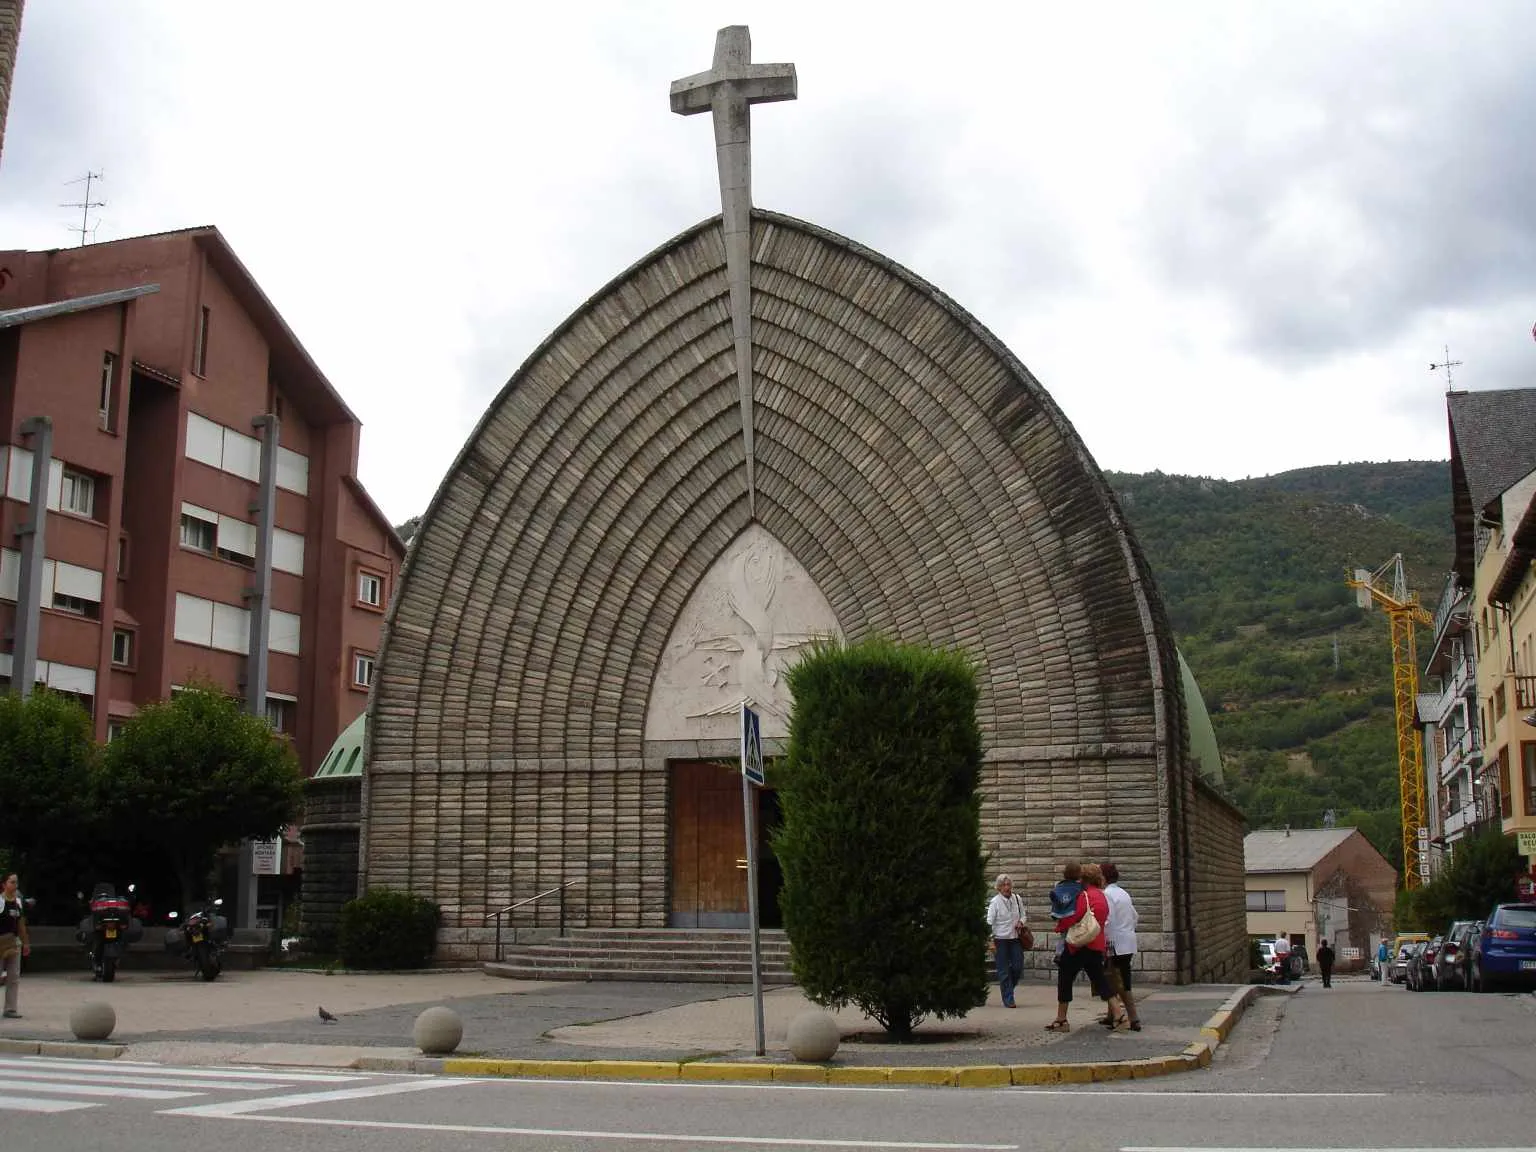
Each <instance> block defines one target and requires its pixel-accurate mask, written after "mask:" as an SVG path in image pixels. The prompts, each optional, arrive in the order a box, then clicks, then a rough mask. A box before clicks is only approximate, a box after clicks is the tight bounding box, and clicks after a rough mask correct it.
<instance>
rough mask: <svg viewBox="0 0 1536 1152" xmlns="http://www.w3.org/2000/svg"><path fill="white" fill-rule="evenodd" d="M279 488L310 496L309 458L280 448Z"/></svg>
mask: <svg viewBox="0 0 1536 1152" xmlns="http://www.w3.org/2000/svg"><path fill="white" fill-rule="evenodd" d="M277 486H278V487H279V488H286V489H287V490H288V491H289V492H297V493H298V494H299V495H300V496H308V495H309V457H308V456H301V455H300V454H299V453H297V452H290V451H289V450H288V449H286V448H283V447H279V448H278V450H277Z"/></svg>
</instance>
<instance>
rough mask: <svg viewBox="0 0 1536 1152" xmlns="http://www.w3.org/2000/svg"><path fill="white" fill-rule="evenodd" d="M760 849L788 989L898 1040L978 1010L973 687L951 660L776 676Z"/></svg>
mask: <svg viewBox="0 0 1536 1152" xmlns="http://www.w3.org/2000/svg"><path fill="white" fill-rule="evenodd" d="M789 687H790V690H791V692H792V693H793V696H794V711H793V715H792V716H791V719H790V734H789V752H788V756H787V757H786V760H785V763H784V765H783V769H782V772H781V773H778V774H777V776H778V778H777V779H776V781H775V783H776V784H777V785H778V792H779V801H780V804H781V806H782V809H783V815H784V822H783V825H782V826H781V827H780V828H779V830H778V831H777V833H776V834H775V836H774V841H773V848H774V852H775V854H776V856H777V858H778V861H779V864H780V865H781V867H782V868H783V873H784V887H783V890H782V892H781V894H780V898H779V903H780V907H781V909H782V911H783V914H784V927H785V930H786V931H787V932H788V935H789V938H790V941H791V943H792V945H793V949H792V953H791V954H792V957H793V960H792V963H793V965H794V973H795V979H796V980H797V981H798V982H799V984H800V986H801V987H802V988H804V989H805V992H806V994H807V995H808V996H809V997H810V998H811V999H812V1000H813V1001H815V1002H816V1003H818V1004H822V1005H826V1006H829V1007H838V1008H840V1007H843V1006H845V1005H847V1004H850V1003H851V1004H854V1005H857V1006H858V1007H859V1008H860V1009H861V1010H863V1011H864V1012H865V1013H866V1014H868V1015H869V1016H870V1017H872V1018H873V1019H875V1020H877V1021H879V1023H880V1024H881V1025H882V1026H883V1027H884V1028H885V1029H886V1031H887V1032H888V1033H889V1034H890V1035H891V1036H892V1037H893V1038H896V1039H908V1038H910V1036H911V1034H912V1029H913V1028H914V1027H915V1026H916V1025H917V1024H918V1023H920V1022H921V1021H922V1020H924V1019H926V1018H927V1017H928V1016H930V1015H932V1016H936V1017H938V1018H939V1019H945V1018H947V1017H952V1016H963V1015H965V1013H966V1012H968V1011H969V1010H970V1009H972V1008H975V1007H978V1006H980V1005H981V1004H983V1003H985V1002H986V992H987V982H986V973H985V966H984V964H983V957H984V955H985V949H986V932H987V929H986V924H985V922H984V920H983V918H982V909H983V908H984V907H985V904H986V899H987V883H986V876H985V861H984V859H983V857H982V852H981V839H980V816H981V811H980V800H979V798H978V795H977V787H978V785H979V783H980V777H981V730H980V728H979V727H978V725H977V722H976V699H977V688H976V674H975V669H974V668H973V667H972V666H971V665H970V664H969V663H968V662H967V660H966V658H965V657H964V656H963V655H961V654H959V653H955V652H937V651H933V650H931V649H926V648H921V647H916V646H910V645H898V644H895V643H892V642H890V641H887V640H882V639H875V640H870V641H866V642H864V643H861V644H857V645H852V646H845V645H842V644H837V643H830V642H829V643H823V644H819V645H818V646H816V647H815V648H814V649H813V650H812V651H811V652H810V653H809V654H808V655H806V656H805V657H804V658H803V659H802V660H801V661H800V662H799V663H798V664H797V665H796V666H795V667H794V668H793V669H792V670H791V671H790V673H789Z"/></svg>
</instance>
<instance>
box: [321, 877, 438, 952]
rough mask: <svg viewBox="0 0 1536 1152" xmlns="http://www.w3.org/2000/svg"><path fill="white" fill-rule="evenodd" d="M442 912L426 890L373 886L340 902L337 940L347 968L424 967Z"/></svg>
mask: <svg viewBox="0 0 1536 1152" xmlns="http://www.w3.org/2000/svg"><path fill="white" fill-rule="evenodd" d="M441 915H442V913H441V911H440V910H439V908H438V906H437V905H436V904H434V903H432V901H430V900H428V899H426V898H425V897H424V896H415V895H413V894H411V893H409V892H398V891H395V890H393V889H390V888H375V889H373V890H371V891H370V892H368V893H367V894H366V895H364V896H359V897H358V898H357V899H356V900H349V901H347V903H345V904H344V905H342V908H341V926H340V928H339V930H338V932H337V938H336V944H337V948H338V950H339V952H340V955H341V962H342V964H344V965H345V966H346V967H348V968H425V967H427V965H428V964H429V963H430V962H431V960H432V951H433V949H434V948H436V947H437V924H438V920H439V919H440V917H441Z"/></svg>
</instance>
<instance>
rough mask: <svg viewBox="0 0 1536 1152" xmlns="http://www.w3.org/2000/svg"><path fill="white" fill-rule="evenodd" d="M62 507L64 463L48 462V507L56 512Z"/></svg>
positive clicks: (55, 460)
mask: <svg viewBox="0 0 1536 1152" xmlns="http://www.w3.org/2000/svg"><path fill="white" fill-rule="evenodd" d="M63 506H64V461H62V460H58V459H54V460H50V461H48V507H50V508H52V509H53V510H54V511H55V512H57V511H58V510H59V509H60V508H62V507H63Z"/></svg>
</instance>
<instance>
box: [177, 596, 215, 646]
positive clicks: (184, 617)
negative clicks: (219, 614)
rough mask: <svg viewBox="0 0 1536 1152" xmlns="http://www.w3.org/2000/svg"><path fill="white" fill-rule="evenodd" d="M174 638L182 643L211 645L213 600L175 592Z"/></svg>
mask: <svg viewBox="0 0 1536 1152" xmlns="http://www.w3.org/2000/svg"><path fill="white" fill-rule="evenodd" d="M175 636H176V639H178V640H180V641H181V642H182V643H183V644H200V645H202V646H203V647H204V648H212V647H213V601H212V600H204V599H202V598H201V597H199V596H188V595H187V594H186V593H185V592H178V593H176V631H175Z"/></svg>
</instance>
